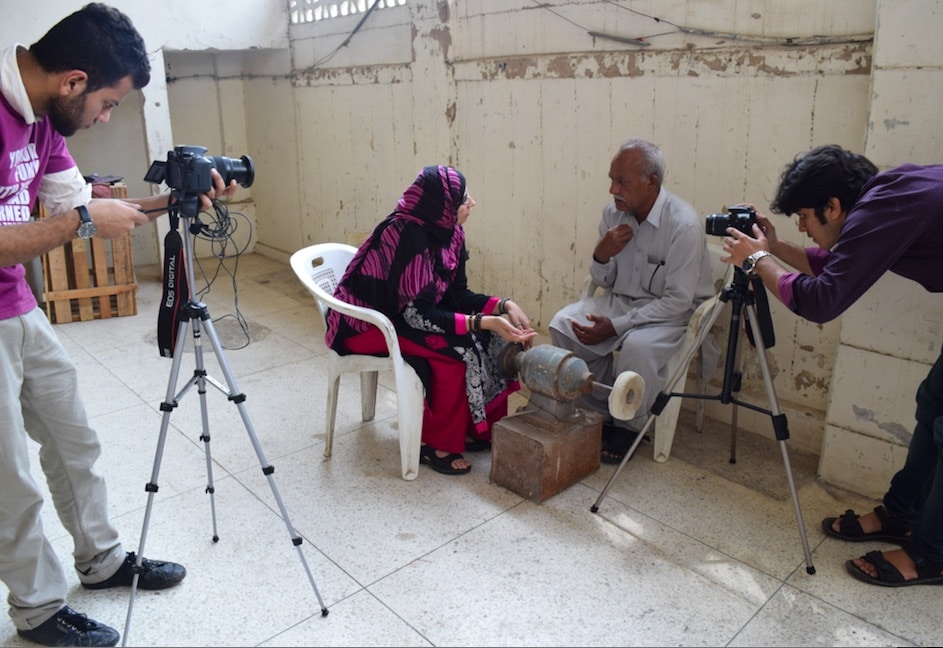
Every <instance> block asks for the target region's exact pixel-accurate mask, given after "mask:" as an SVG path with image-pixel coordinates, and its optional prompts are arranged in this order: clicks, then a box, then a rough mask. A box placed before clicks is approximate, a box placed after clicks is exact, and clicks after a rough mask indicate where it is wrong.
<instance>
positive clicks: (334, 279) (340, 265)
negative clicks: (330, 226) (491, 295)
mask: <svg viewBox="0 0 943 648" xmlns="http://www.w3.org/2000/svg"><path fill="white" fill-rule="evenodd" d="M356 252H357V248H355V247H353V246H352V245H345V244H343V243H319V244H316V245H310V246H308V247H305V248H302V249H300V250H298V251H297V252H295V253H294V254H292V255H291V268H292V270H294V272H295V274H296V275H297V276H298V278H299V279H300V280H301V282H302V283H303V284H304V285H305V287H306V288H307V289H308V290H309V291H310V292H311V294H312V295H313V296H314V299H315V301H316V302H317V306H318V308H317V313H318V318H319V319H320V321H321V324H322V327H324V330H327V324H326V322H325V318H326V317H327V309H328V308H332V309H334V310H336V311H339V312H341V313H344V314H345V315H349V316H351V317H355V318H357V319H360V320H363V321H365V322H370V323H371V324H373V325H374V326H376V327H377V328H378V329H380V331H381V332H382V333H383V337H384V338H385V340H386V346H387V350H388V352H389V355H388V356H386V357H376V356H370V355H340V354H338V353H337V352H336V351H334V350H333V349H328V360H329V367H330V369H329V376H328V386H327V412H326V415H325V428H324V456H325V457H330V456H331V453H332V450H333V446H334V420H335V417H336V413H337V391H338V387H339V383H340V377H341V374H360V407H361V414H362V418H363V420H364V421H372V420H373V417H374V415H375V414H376V404H377V378H378V375H379V374H378V372H380V371H392V372H393V377H394V380H395V383H396V401H397V408H398V411H399V435H400V438H399V445H400V459H401V463H402V472H403V479H406V480H412V479H415V478H416V477H417V476H418V475H419V450H420V445H421V443H422V412H423V386H422V381H421V380H420V379H419V376H418V375H417V374H416V372H415V371H414V370H413V368H412V367H411V366H409V364H408V363H406V361H405V360H403V356H402V354H401V353H400V349H399V341H398V340H397V337H396V331H395V329H394V328H393V323H392V322H390V320H389V318H387V317H386V316H385V315H384V314H383V313H381V312H379V311H376V310H373V309H370V308H364V307H361V306H354V305H352V304H348V303H346V302H343V301H341V300H339V299H336V298H335V297H334V290H335V288H337V284H338V282H340V280H341V277H343V276H344V271H345V270H346V269H347V264H349V263H350V260H351V259H353V257H354V254H355V253H356Z"/></svg>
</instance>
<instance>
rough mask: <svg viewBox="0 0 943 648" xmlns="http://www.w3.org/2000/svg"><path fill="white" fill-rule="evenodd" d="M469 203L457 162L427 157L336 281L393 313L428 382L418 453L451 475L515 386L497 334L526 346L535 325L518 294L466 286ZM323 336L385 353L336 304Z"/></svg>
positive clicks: (342, 345)
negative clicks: (429, 161) (435, 162)
mask: <svg viewBox="0 0 943 648" xmlns="http://www.w3.org/2000/svg"><path fill="white" fill-rule="evenodd" d="M474 206H475V201H474V200H472V198H471V197H470V196H469V195H468V193H467V192H466V188H465V176H463V175H462V174H461V173H460V172H459V171H457V170H455V169H453V168H451V167H446V166H427V167H425V168H424V169H423V170H422V171H421V172H420V173H419V175H418V176H417V177H416V180H415V181H414V182H413V183H412V184H411V185H410V186H409V187H408V188H407V189H406V191H405V192H403V195H402V197H401V198H400V199H399V201H398V202H397V204H396V208H395V209H394V210H393V212H392V213H391V214H390V215H389V216H387V217H386V218H385V219H384V220H383V221H381V222H380V223H379V224H378V225H377V226H376V228H374V230H373V232H372V233H371V234H370V236H369V237H368V238H367V240H366V241H365V242H364V243H363V245H361V246H360V249H359V250H357V254H356V255H354V258H353V259H352V260H351V262H350V265H348V266H347V271H346V272H345V273H344V277H343V278H342V279H341V281H340V283H339V284H338V286H337V289H336V290H335V291H334V296H335V297H337V298H338V299H342V300H343V301H345V302H348V303H350V304H355V305H358V306H366V307H368V308H373V309H374V310H378V311H380V312H382V313H383V314H385V315H386V316H387V317H389V318H390V320H391V321H392V322H393V325H394V327H395V328H396V332H397V335H398V337H399V344H400V350H401V351H402V353H403V356H404V358H405V360H406V361H407V362H409V364H410V365H411V366H412V367H413V368H414V369H416V372H417V373H418V374H419V376H420V378H421V379H422V382H423V385H424V387H425V394H426V398H425V407H424V411H423V421H422V450H421V453H420V461H421V463H424V464H429V466H430V467H432V469H433V470H436V471H438V472H440V473H445V474H448V475H458V474H464V473H467V472H468V471H470V470H471V464H470V463H469V462H468V460H467V459H465V457H464V456H463V453H464V452H465V451H466V450H469V451H473V450H484V449H487V448H488V447H490V445H491V427H492V425H493V424H494V423H495V422H496V421H498V420H500V419H501V418H503V417H504V416H506V415H507V399H508V396H509V395H510V394H511V393H513V392H514V391H517V389H519V388H520V386H519V384H518V383H517V382H516V381H508V380H507V379H506V378H504V376H502V374H501V372H500V371H499V370H498V366H497V362H498V355H499V352H500V350H501V348H502V347H503V346H504V345H503V343H502V340H505V341H507V342H511V343H519V344H523V345H524V346H525V347H528V346H530V344H531V342H532V340H533V338H534V337H535V336H536V335H537V332H536V331H534V330H533V329H532V328H531V326H530V320H529V319H528V317H527V315H526V313H524V311H523V310H522V309H521V307H520V306H518V305H517V304H516V303H514V302H513V301H511V300H510V299H507V298H504V299H502V298H499V297H492V296H489V295H482V294H479V293H475V292H472V291H471V290H469V288H468V282H467V277H466V276H465V262H466V260H467V259H468V252H467V250H466V248H465V229H464V227H463V226H464V224H465V221H466V220H468V215H469V214H470V213H471V209H472V207H474ZM502 315H507V319H505V318H504V317H501V316H502ZM325 341H326V342H327V344H328V346H330V347H331V348H332V349H334V350H335V351H337V352H338V353H339V354H341V355H344V354H349V353H359V354H372V355H386V353H387V349H386V344H385V342H384V340H383V335H382V334H381V333H380V331H379V329H377V328H376V327H375V326H373V325H371V324H368V323H366V322H363V321H361V320H356V319H352V318H349V317H347V316H345V315H343V314H342V313H339V312H337V311H330V312H329V313H328V317H327V333H326V334H325Z"/></svg>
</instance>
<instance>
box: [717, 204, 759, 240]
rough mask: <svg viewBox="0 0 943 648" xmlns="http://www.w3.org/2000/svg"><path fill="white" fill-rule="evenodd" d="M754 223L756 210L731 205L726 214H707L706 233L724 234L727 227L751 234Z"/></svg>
mask: <svg viewBox="0 0 943 648" xmlns="http://www.w3.org/2000/svg"><path fill="white" fill-rule="evenodd" d="M754 223H756V211H755V210H754V209H753V208H752V207H731V208H730V210H729V211H728V212H727V213H726V214H708V215H707V219H706V226H707V233H708V234H713V235H714V236H725V235H726V234H727V228H728V227H733V228H734V229H736V230H738V231H740V232H743V233H744V234H747V235H748V236H753V224H754Z"/></svg>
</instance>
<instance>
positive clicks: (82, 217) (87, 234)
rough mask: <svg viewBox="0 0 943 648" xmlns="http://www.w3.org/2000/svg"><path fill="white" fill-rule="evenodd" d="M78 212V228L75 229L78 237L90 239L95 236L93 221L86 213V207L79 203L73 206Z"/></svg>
mask: <svg viewBox="0 0 943 648" xmlns="http://www.w3.org/2000/svg"><path fill="white" fill-rule="evenodd" d="M75 210H76V211H77V212H78V213H79V221H80V222H79V228H78V229H77V230H76V231H75V233H76V234H77V235H78V237H79V238H83V239H90V238H92V237H93V236H95V223H93V222H92V217H91V216H90V215H89V213H88V207H86V206H85V205H79V206H78V207H76V208H75Z"/></svg>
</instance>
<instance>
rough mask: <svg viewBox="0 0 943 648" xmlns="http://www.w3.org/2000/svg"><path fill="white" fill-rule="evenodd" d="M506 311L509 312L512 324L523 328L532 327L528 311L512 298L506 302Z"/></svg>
mask: <svg viewBox="0 0 943 648" xmlns="http://www.w3.org/2000/svg"><path fill="white" fill-rule="evenodd" d="M504 312H505V313H507V316H508V320H509V321H510V322H511V325H512V326H519V327H520V328H523V329H529V328H530V318H528V317H527V313H525V312H524V309H523V308H521V307H520V306H518V305H517V304H515V303H514V302H512V301H511V300H510V299H508V300H507V301H506V302H504Z"/></svg>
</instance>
